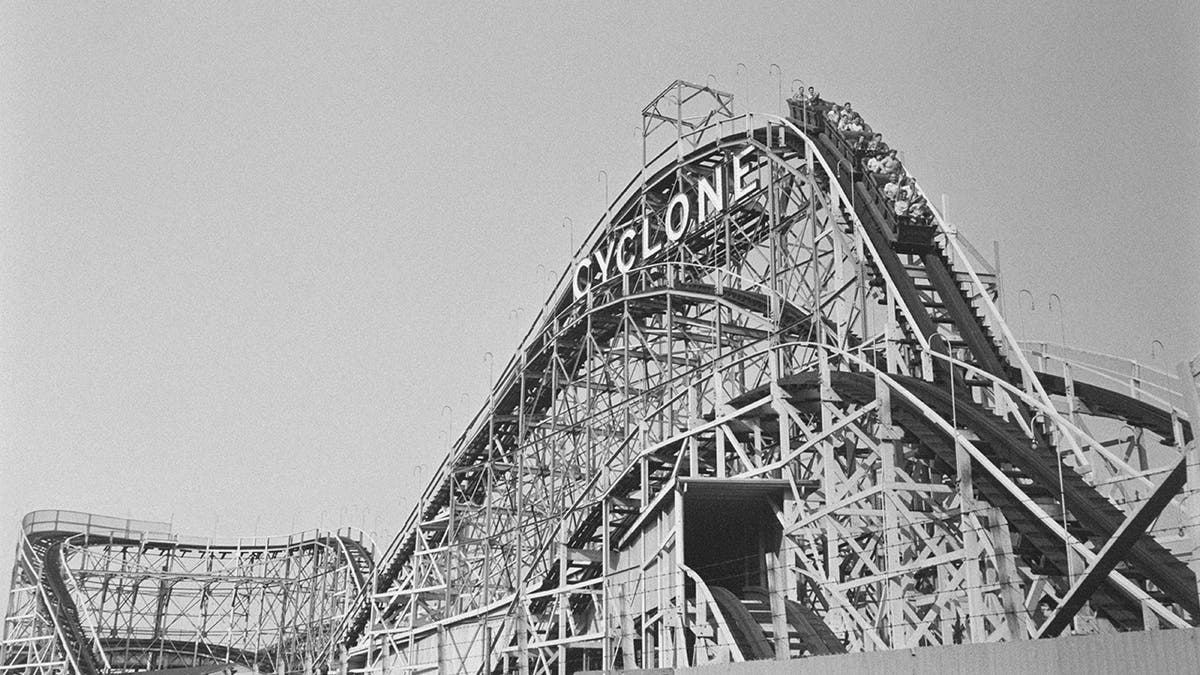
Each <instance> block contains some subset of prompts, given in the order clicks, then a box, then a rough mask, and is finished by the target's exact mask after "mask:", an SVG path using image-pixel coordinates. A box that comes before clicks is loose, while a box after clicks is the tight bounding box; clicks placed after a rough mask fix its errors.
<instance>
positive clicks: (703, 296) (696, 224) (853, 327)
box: [335, 81, 1200, 673]
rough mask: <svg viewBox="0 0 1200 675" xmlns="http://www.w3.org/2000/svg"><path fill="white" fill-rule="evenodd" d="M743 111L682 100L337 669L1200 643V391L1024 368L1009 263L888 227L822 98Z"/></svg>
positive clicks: (951, 237) (1088, 360)
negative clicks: (1078, 642) (1058, 642)
mask: <svg viewBox="0 0 1200 675" xmlns="http://www.w3.org/2000/svg"><path fill="white" fill-rule="evenodd" d="M731 100H732V97H731V96H730V95H729V94H727V93H724V92H720V91H717V90H714V89H712V88H710V87H706V86H700V85H695V84H691V83H688V82H683V81H677V82H675V83H673V84H672V85H670V86H669V87H668V88H667V89H665V90H664V91H663V92H662V93H661V94H660V95H659V96H657V97H656V98H655V99H654V100H653V101H652V102H651V103H650V104H649V105H648V106H647V107H646V108H645V109H644V110H643V111H642V116H643V132H644V134H643V137H644V145H643V168H642V170H641V171H640V172H639V173H638V175H637V176H635V177H634V178H633V180H631V181H630V183H629V184H628V185H627V186H626V187H625V189H624V190H623V191H622V192H621V194H620V195H619V196H618V197H617V198H616V199H615V200H614V201H613V202H612V204H611V206H610V208H608V209H607V210H606V212H605V214H604V216H603V217H602V218H601V220H600V221H599V222H598V223H597V225H596V226H595V228H594V229H593V231H592V232H591V234H590V236H588V237H587V239H586V241H584V242H583V244H582V245H581V247H580V248H579V250H578V252H577V253H576V255H575V257H574V259H573V261H572V264H571V266H570V267H569V269H568V270H567V272H566V273H565V274H564V276H563V278H562V279H561V280H560V281H559V283H558V285H557V287H556V288H555V289H554V291H553V293H552V295H551V296H550V298H549V299H548V301H547V302H546V304H545V306H544V307H543V309H542V311H541V312H540V313H539V315H538V316H537V317H536V319H535V321H534V323H533V326H532V327H531V329H530V331H529V333H528V334H527V336H526V337H525V339H524V340H523V341H522V343H521V345H520V348H519V350H518V351H517V352H516V354H514V355H513V357H512V359H511V360H510V361H509V362H508V364H507V366H506V367H505V369H504V371H503V374H502V375H501V376H500V377H499V378H498V380H497V381H496V382H495V384H494V387H493V389H492V391H491V393H490V395H489V397H488V400H487V402H486V404H485V405H484V407H483V408H482V409H481V410H480V411H479V412H478V414H477V415H476V416H475V417H474V419H473V420H471V422H470V423H469V424H468V425H467V427H466V429H465V431H464V433H463V434H462V436H461V437H460V438H459V439H458V441H457V443H456V444H455V445H454V447H453V450H452V452H451V453H450V454H449V455H448V456H446V457H445V460H444V462H443V463H442V465H441V467H440V468H439V470H438V471H437V473H436V475H435V477H434V478H433V479H432V481H431V482H430V483H429V485H428V487H427V489H426V490H425V492H424V493H423V495H422V496H421V499H420V502H419V504H418V506H417V507H416V508H415V509H414V511H413V512H412V514H411V516H410V517H409V519H408V521H407V523H406V524H405V526H404V527H403V529H402V531H401V532H400V534H399V536H398V537H397V538H396V539H395V541H393V542H392V544H391V546H390V547H389V548H388V549H387V551H386V552H385V554H384V555H383V556H382V558H381V560H380V563H379V568H378V571H377V574H378V576H377V582H376V584H375V585H374V587H373V590H372V592H370V593H365V594H363V595H362V596H360V598H359V601H358V603H357V605H356V608H355V611H353V612H351V613H350V614H348V615H347V616H346V618H345V620H344V622H343V623H342V625H341V626H340V627H339V629H338V634H337V643H338V644H337V648H338V650H339V652H340V657H339V658H338V660H337V661H335V667H340V668H342V669H343V670H347V671H349V672H354V673H375V672H378V673H391V672H397V673H399V672H424V671H428V670H435V669H436V670H438V671H439V672H473V673H478V672H504V671H514V672H521V673H527V672H534V673H550V672H560V673H561V672H572V671H576V670H580V669H598V668H634V667H640V668H649V667H662V666H687V665H698V664H702V663H709V662H716V661H741V660H750V659H764V658H772V659H788V658H797V657H802V656H806V655H810V654H830V653H839V652H843V651H848V650H849V651H859V650H878V649H894V648H902V647H910V646H918V645H940V644H953V643H962V642H983V641H996V640H1022V639H1028V638H1037V637H1050V636H1054V635H1057V634H1059V633H1061V632H1063V631H1064V630H1068V629H1070V630H1073V631H1077V632H1078V631H1105V630H1122V631H1128V630H1141V629H1144V628H1158V627H1183V626H1190V625H1193V624H1195V622H1196V621H1197V619H1198V618H1200V614H1198V612H1200V604H1198V602H1197V589H1196V575H1195V572H1194V562H1193V561H1194V555H1193V553H1194V549H1195V548H1196V538H1195V534H1196V528H1195V525H1196V522H1197V520H1196V513H1197V509H1196V503H1195V499H1194V497H1193V494H1194V492H1195V487H1196V486H1197V485H1200V480H1198V478H1197V476H1196V474H1195V470H1196V468H1195V461H1194V459H1192V460H1190V462H1189V460H1188V458H1189V457H1191V456H1192V455H1194V453H1195V444H1194V442H1192V435H1191V433H1192V432H1191V427H1190V425H1189V423H1188V421H1187V413H1186V412H1185V411H1188V410H1189V408H1188V404H1187V400H1186V397H1187V396H1189V395H1191V396H1194V393H1195V392H1194V382H1192V381H1190V380H1189V381H1186V382H1185V381H1184V380H1183V379H1182V378H1180V377H1177V376H1171V375H1168V374H1166V373H1161V372H1156V371H1152V370H1151V369H1149V368H1147V367H1145V366H1142V365H1139V364H1136V363H1133V362H1130V361H1125V360H1121V359H1116V358H1112V357H1105V356H1102V355H1096V354H1090V353H1086V352H1083V351H1080V350H1071V349H1067V348H1065V347H1062V346H1051V345H1027V344H1021V343H1019V342H1018V341H1017V340H1016V338H1015V337H1014V335H1013V333H1012V331H1011V330H1010V329H1009V327H1008V326H1007V324H1006V323H1005V321H1004V317H1003V315H1002V314H1001V312H1000V310H999V308H998V306H997V298H998V296H999V286H1000V283H1001V279H1000V275H999V270H998V269H997V266H996V265H994V264H991V263H989V262H988V261H986V260H985V259H983V257H982V256H980V255H979V254H978V253H977V252H976V250H975V249H974V248H973V247H972V246H971V245H970V243H968V242H967V241H966V239H965V238H963V236H962V235H961V234H960V233H959V232H958V231H957V229H956V228H954V227H952V226H951V225H949V224H948V223H946V222H945V221H944V219H943V218H942V217H941V216H940V215H939V214H937V213H936V209H934V213H933V217H932V219H931V220H930V221H928V222H922V223H914V222H912V221H911V220H906V219H903V218H898V217H896V216H895V215H894V209H893V204H892V202H891V200H890V199H889V198H888V197H887V196H885V195H884V194H883V193H882V192H881V190H880V187H879V185H878V184H877V182H876V181H875V180H874V179H873V178H872V176H871V175H870V173H869V172H868V171H867V169H866V165H865V162H864V156H863V154H862V152H861V145H858V146H856V145H855V144H854V143H852V142H851V139H849V138H847V136H846V134H844V133H843V132H841V131H839V129H838V128H837V126H836V125H835V124H832V123H831V122H830V121H829V120H828V119H827V118H826V116H825V114H824V113H825V112H826V110H827V107H828V105H827V104H824V103H822V102H820V101H792V102H791V104H790V114H789V115H788V116H787V117H779V116H774V115H760V114H747V115H742V116H735V115H734V114H733V113H732V107H731ZM664 137H665V139H664ZM660 139H664V140H665V142H663V141H660ZM655 145H658V146H661V148H662V149H661V150H659V151H658V152H657V153H654V154H652V153H651V150H652V147H654V146H655ZM915 190H916V191H917V192H918V193H920V188H919V187H915ZM1189 444H1190V445H1189ZM1185 448H1189V449H1190V450H1189V451H1187V452H1185ZM1189 452H1190V454H1189ZM1189 564H1191V565H1193V567H1189Z"/></svg>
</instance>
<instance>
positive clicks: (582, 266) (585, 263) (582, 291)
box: [571, 258, 592, 300]
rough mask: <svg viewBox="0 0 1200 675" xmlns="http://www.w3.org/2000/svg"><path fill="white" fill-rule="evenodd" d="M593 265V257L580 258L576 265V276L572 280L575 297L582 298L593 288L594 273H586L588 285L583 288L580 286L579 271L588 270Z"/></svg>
mask: <svg viewBox="0 0 1200 675" xmlns="http://www.w3.org/2000/svg"><path fill="white" fill-rule="evenodd" d="M591 266H592V259H591V258H584V259H583V260H580V261H579V263H578V264H577V265H575V278H574V279H572V280H571V286H572V289H573V290H574V291H575V299H576V300H578V299H580V298H582V297H583V296H584V295H586V294H587V292H588V291H590V290H591V289H592V274H591V272H588V273H587V275H586V278H587V286H584V287H582V288H580V286H579V273H580V272H584V271H585V270H588V269H589V268H591Z"/></svg>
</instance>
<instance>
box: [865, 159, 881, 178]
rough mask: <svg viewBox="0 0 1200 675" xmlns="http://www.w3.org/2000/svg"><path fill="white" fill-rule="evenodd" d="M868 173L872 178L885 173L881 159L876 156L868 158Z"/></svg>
mask: <svg viewBox="0 0 1200 675" xmlns="http://www.w3.org/2000/svg"><path fill="white" fill-rule="evenodd" d="M867 173H869V174H871V175H872V176H875V175H878V174H881V173H883V162H881V161H880V160H879V157H876V156H875V155H871V156H869V157H867Z"/></svg>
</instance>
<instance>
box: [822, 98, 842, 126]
mask: <svg viewBox="0 0 1200 675" xmlns="http://www.w3.org/2000/svg"><path fill="white" fill-rule="evenodd" d="M841 118H842V106H840V105H838V104H836V103H834V104H833V105H831V106H829V109H828V110H826V111H825V119H826V121H828V122H829V123H830V124H832V125H833V126H835V127H836V126H837V124H838V120H840V119H841Z"/></svg>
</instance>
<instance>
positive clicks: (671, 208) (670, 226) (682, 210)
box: [667, 194, 692, 241]
mask: <svg viewBox="0 0 1200 675" xmlns="http://www.w3.org/2000/svg"><path fill="white" fill-rule="evenodd" d="M677 207H678V208H677ZM676 210H678V211H679V219H678V220H676V219H675V217H674V213H675V211H676ZM691 215H692V214H691V206H690V205H689V204H688V200H687V197H686V196H684V195H682V194H678V195H675V196H674V197H673V198H672V199H671V203H670V204H667V239H668V240H670V241H679V238H680V237H682V236H683V232H684V230H686V229H687V225H688V218H689V217H691ZM676 223H678V227H676Z"/></svg>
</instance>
